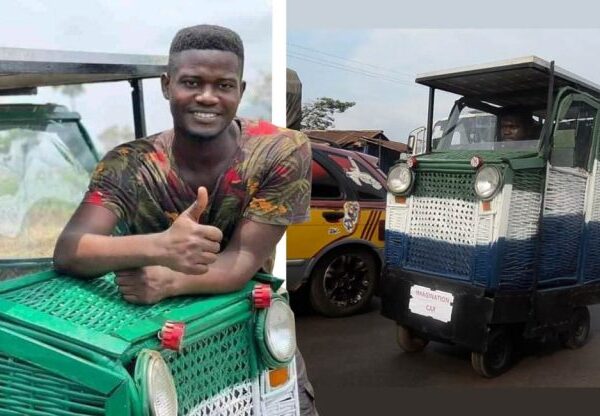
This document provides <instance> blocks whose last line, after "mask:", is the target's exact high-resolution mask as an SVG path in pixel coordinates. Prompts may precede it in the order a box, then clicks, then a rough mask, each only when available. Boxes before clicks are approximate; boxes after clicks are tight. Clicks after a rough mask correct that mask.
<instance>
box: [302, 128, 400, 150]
mask: <svg viewBox="0 0 600 416" xmlns="http://www.w3.org/2000/svg"><path fill="white" fill-rule="evenodd" d="M303 133H304V134H306V135H307V136H308V137H309V138H310V139H311V140H314V141H317V142H324V143H330V144H335V145H337V146H339V147H344V148H347V147H350V146H353V145H356V144H358V145H359V146H363V145H364V144H365V143H372V144H375V145H378V146H381V147H384V148H386V149H390V150H394V151H396V152H407V151H408V147H407V146H406V144H404V143H400V142H395V141H390V140H389V139H388V138H387V137H386V136H385V134H384V133H383V130H304V131H303Z"/></svg>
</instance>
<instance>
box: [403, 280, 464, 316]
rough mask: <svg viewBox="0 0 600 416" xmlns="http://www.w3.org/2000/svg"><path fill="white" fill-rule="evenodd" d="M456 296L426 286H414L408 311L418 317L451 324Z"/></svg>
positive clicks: (411, 290) (411, 289)
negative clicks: (421, 316) (427, 317)
mask: <svg viewBox="0 0 600 416" xmlns="http://www.w3.org/2000/svg"><path fill="white" fill-rule="evenodd" d="M453 302H454V295H453V294H452V293H448V292H442V291H441V290H431V289H430V288H428V287H425V286H419V285H412V286H411V288H410V301H409V302H408V309H409V310H410V311H411V312H412V313H416V314H418V315H423V316H429V317H431V318H433V319H437V320H438V321H442V322H450V318H451V316H452V303H453Z"/></svg>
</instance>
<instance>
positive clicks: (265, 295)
mask: <svg viewBox="0 0 600 416" xmlns="http://www.w3.org/2000/svg"><path fill="white" fill-rule="evenodd" d="M272 299H273V290H271V286H269V285H267V284H265V283H259V284H257V285H256V286H254V289H253V290H252V303H253V304H254V307H255V308H256V309H265V308H268V307H269V306H271V300H272Z"/></svg>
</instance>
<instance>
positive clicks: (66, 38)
mask: <svg viewBox="0 0 600 416" xmlns="http://www.w3.org/2000/svg"><path fill="white" fill-rule="evenodd" d="M200 23H211V24H219V25H223V26H227V27H230V28H232V29H234V30H236V31H237V32H238V33H239V34H240V36H241V37H242V39H243V41H244V45H245V48H246V64H245V66H244V68H245V74H244V75H245V78H246V80H247V81H248V89H247V91H246V97H245V98H248V97H249V96H251V95H253V94H254V93H255V87H256V86H257V84H258V83H259V82H260V80H261V79H262V78H263V77H264V75H265V74H270V72H271V0H227V1H208V0H204V1H188V0H185V1H184V0H179V1H173V2H165V1H157V0H128V1H125V0H124V1H103V0H86V1H85V2H78V1H74V0H53V1H43V0H17V1H11V2H9V1H2V13H1V14H0V47H19V48H35V49H62V50H77V51H91V52H110V53H128V54H152V55H166V54H167V53H168V49H169V44H170V42H171V39H172V38H173V35H174V34H175V33H176V32H177V30H178V29H180V28H182V27H185V26H190V25H194V24H200ZM144 94H145V98H146V100H145V101H146V122H147V125H148V133H152V132H156V131H160V130H163V129H166V128H169V127H170V126H171V118H170V113H169V110H168V105H167V102H166V101H165V100H164V99H163V98H162V95H161V94H160V84H159V83H158V80H148V81H145V82H144ZM269 95H270V93H269ZM129 97H130V88H129V85H128V84H126V83H112V84H110V85H108V84H98V85H95V86H86V94H85V96H82V97H79V98H77V99H76V102H75V104H76V107H77V108H76V109H77V111H78V112H80V113H81V115H82V119H83V122H84V123H85V125H86V126H87V128H88V130H89V131H90V132H91V134H92V136H94V135H97V134H99V133H100V132H101V131H103V130H104V129H106V128H107V127H108V126H111V125H114V124H118V125H130V126H133V124H132V123H133V122H132V119H133V117H132V115H131V101H130V98H129ZM0 99H1V100H2V102H7V101H8V100H9V99H8V98H6V97H0ZM10 100H11V101H15V99H13V98H11V99H10ZM17 100H18V101H20V102H55V103H62V104H65V105H67V106H70V102H69V100H68V99H67V98H66V97H64V96H63V95H61V94H58V93H56V92H55V91H54V90H51V89H48V90H41V91H40V94H38V96H37V97H21V98H19V99H17ZM249 104H250V100H245V101H242V107H241V108H240V114H241V115H247V116H254V115H256V114H259V113H260V114H264V113H265V111H264V109H262V108H253V107H252V106H250V105H249ZM268 114H270V112H268Z"/></svg>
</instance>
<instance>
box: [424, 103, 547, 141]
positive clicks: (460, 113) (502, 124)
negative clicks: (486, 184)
mask: <svg viewBox="0 0 600 416" xmlns="http://www.w3.org/2000/svg"><path fill="white" fill-rule="evenodd" d="M541 126H542V121H541V118H540V117H539V116H538V115H536V114H535V113H533V112H530V111H529V110H525V109H523V108H512V109H510V108H505V109H503V108H499V107H492V106H490V105H488V104H484V103H479V105H477V108H474V107H473V106H469V105H466V104H464V103H463V102H462V101H461V100H459V101H457V102H456V104H455V106H454V108H453V109H452V112H451V114H450V117H449V118H448V119H445V120H439V121H437V122H436V123H435V124H434V127H433V133H432V141H433V148H434V149H435V150H444V151H447V150H501V149H502V150H537V146H538V138H539V136H540V131H541Z"/></svg>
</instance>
